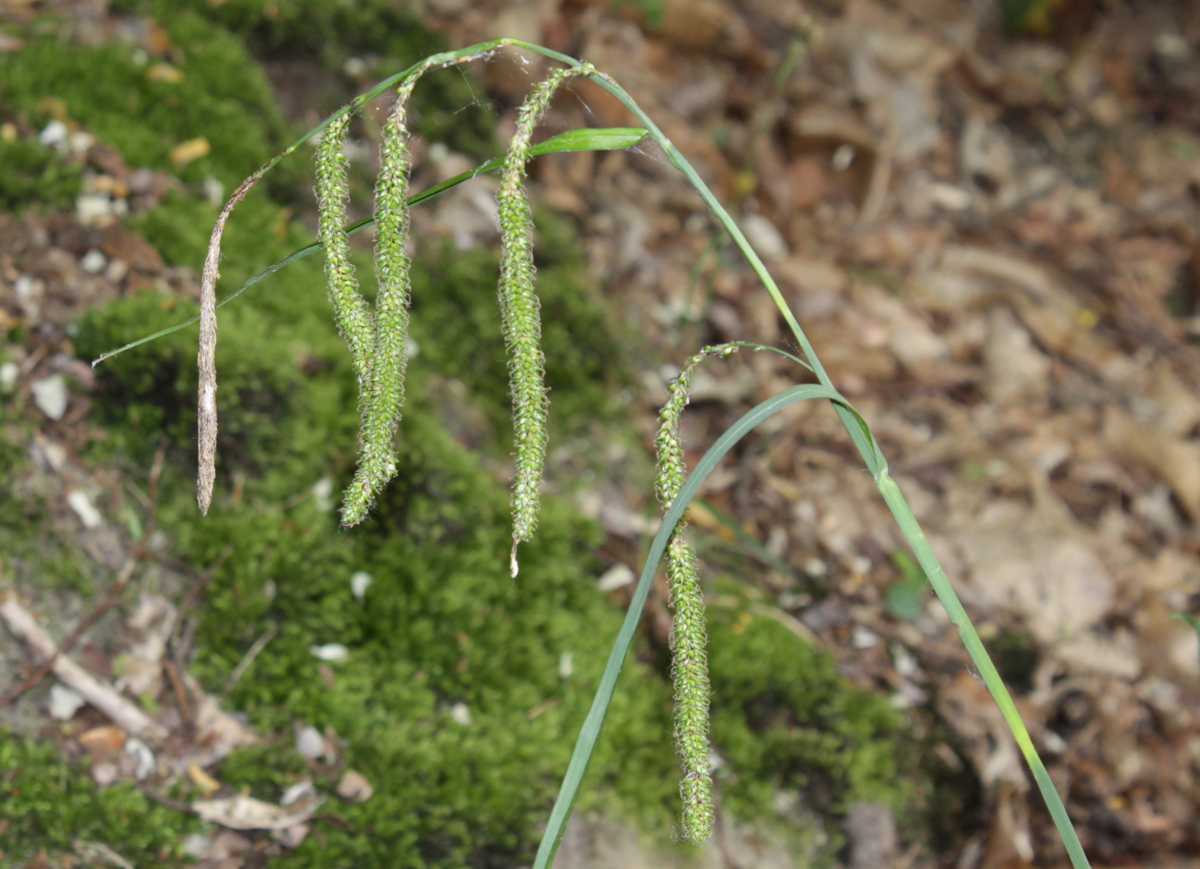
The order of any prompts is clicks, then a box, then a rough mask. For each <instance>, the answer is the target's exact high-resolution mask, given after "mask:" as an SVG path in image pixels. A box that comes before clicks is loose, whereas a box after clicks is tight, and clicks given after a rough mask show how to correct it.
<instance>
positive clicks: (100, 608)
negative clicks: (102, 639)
mask: <svg viewBox="0 0 1200 869" xmlns="http://www.w3.org/2000/svg"><path fill="white" fill-rule="evenodd" d="M141 551H142V547H141V546H140V545H139V546H138V547H137V549H135V550H134V554H133V555H131V556H130V557H129V558H128V560H126V562H125V564H124V566H123V567H122V568H121V573H120V574H119V575H118V576H117V581H116V582H114V583H113V584H112V585H111V586H110V587H109V589H108V593H107V594H105V595H104V599H103V600H102V601H100V603H99V604H98V605H97V606H96V607H95V608H94V609H93V610H92V611H91V612H89V613H88V614H87V615H86V616H84V617H83V618H82V619H80V621H79V624H77V625H76V626H75V630H73V631H71V633H70V634H69V635H68V636H67V638H66V639H65V640H63V641H62V643H60V644H59V645H57V646H55V645H54V642H53V641H52V640H51V641H50V649H49V651H41V650H38V651H39V654H42V655H45V656H46V657H45V660H44V661H42V663H41V664H39V665H38V667H37V669H36V670H34V671H33V675H31V676H30V677H29V678H28V679H26V680H25V681H24V682H21V683H20V684H18V685H14V686H13V687H12V688H10V689H9V690H8V691H7V692H6V693H5V694H4V696H3V697H0V707H4V706H7V705H8V704H9V703H11V702H13V701H14V700H16V699H17V698H18V697H20V696H21V695H22V694H24V693H25V692H26V691H28V690H29V689H30V688H32V687H34V686H35V685H37V684H38V683H39V682H41V681H42V680H43V679H45V678H46V674H47V673H49V672H50V671H51V670H53V669H54V668H55V665H56V663H57V661H58V658H59V656H60V655H62V654H64V653H65V652H66V651H67V650H68V649H70V648H71V646H73V645H75V641H76V640H78V639H79V637H80V636H81V635H82V634H83V632H84V631H86V630H87V629H88V628H89V627H91V626H92V624H93V623H94V622H95V621H96V619H98V618H100V616H102V615H104V613H106V612H108V610H109V608H110V607H111V606H112V605H113V604H114V603H116V600H117V597H118V596H119V595H120V594H121V592H122V591H124V589H125V586H127V585H128V584H129V580H130V579H132V578H133V571H134V569H135V568H136V567H137V562H138V558H139V557H140V556H141ZM15 605H16V604H15V602H14V606H15ZM6 618H7V617H6ZM30 618H32V616H31V617H30ZM10 626H11V622H10ZM38 630H41V628H40V627H38ZM20 636H22V639H25V637H24V635H20ZM46 636H47V639H49V634H47V635H46ZM26 642H29V641H28V640H26ZM30 645H32V643H30Z"/></svg>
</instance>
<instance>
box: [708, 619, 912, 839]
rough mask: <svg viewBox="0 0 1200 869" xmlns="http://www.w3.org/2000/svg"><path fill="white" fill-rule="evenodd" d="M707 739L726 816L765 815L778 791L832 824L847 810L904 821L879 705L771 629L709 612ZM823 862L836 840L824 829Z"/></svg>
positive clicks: (765, 623) (893, 728)
mask: <svg viewBox="0 0 1200 869" xmlns="http://www.w3.org/2000/svg"><path fill="white" fill-rule="evenodd" d="M709 649H710V651H709V667H710V671H711V678H712V687H713V698H712V738H713V742H714V744H715V746H716V748H717V751H718V752H719V753H720V754H721V755H722V757H724V758H725V759H726V760H727V762H728V765H727V767H726V768H724V769H722V770H719V771H718V780H719V781H721V787H722V790H723V793H724V794H725V799H726V802H727V804H728V805H729V806H730V807H731V808H732V810H733V811H734V813H735V814H737V815H739V816H741V817H746V818H765V817H771V816H772V815H774V814H775V809H773V798H774V795H775V794H776V793H777V792H778V791H788V792H795V793H798V794H799V795H800V806H801V807H802V808H803V809H804V810H805V811H806V812H811V813H815V814H816V815H817V816H818V817H821V818H826V819H833V818H836V817H837V816H839V815H840V814H841V813H843V812H845V810H846V809H847V808H848V807H849V806H850V804H852V803H853V802H855V801H857V800H872V801H882V802H885V803H888V804H889V805H891V806H892V808H893V809H894V810H896V811H897V812H898V813H900V814H905V815H906V814H908V812H909V808H908V807H906V806H905V798H906V797H907V796H909V795H910V793H911V790H910V785H909V784H907V783H906V780H905V778H904V774H906V773H909V774H911V772H912V770H909V769H907V768H905V767H903V766H902V764H901V762H900V760H899V758H900V756H901V755H902V751H901V739H900V734H901V721H900V718H899V715H898V714H897V713H896V711H895V710H893V709H892V708H891V706H890V705H889V704H888V702H887V701H886V700H885V699H884V698H882V697H879V696H877V695H874V694H869V693H867V692H865V691H863V690H861V689H859V688H857V687H855V686H854V685H852V684H851V683H849V682H847V681H846V680H845V679H843V678H842V677H841V676H840V675H838V673H837V670H836V669H835V667H834V663H833V661H832V659H831V658H830V657H829V656H828V655H826V654H823V653H820V652H817V651H815V650H813V649H812V647H810V646H809V645H808V644H807V643H805V642H804V641H803V640H801V639H800V638H799V637H797V636H796V635H795V634H793V633H792V632H790V631H789V630H787V628H785V627H784V626H783V625H781V624H779V623H778V622H776V621H774V620H773V619H769V618H766V617H764V616H759V615H754V614H752V613H751V612H749V611H748V610H735V611H730V610H719V611H713V610H710V633H709ZM827 834H828V842H829V843H830V844H829V845H828V846H827V848H826V849H825V850H826V851H827V852H828V853H827V854H826V856H829V854H831V853H832V852H833V851H836V848H837V847H838V846H839V845H840V842H841V838H840V834H839V833H838V832H837V830H836V826H835V825H834V824H833V823H832V821H831V822H830V823H828V825H827Z"/></svg>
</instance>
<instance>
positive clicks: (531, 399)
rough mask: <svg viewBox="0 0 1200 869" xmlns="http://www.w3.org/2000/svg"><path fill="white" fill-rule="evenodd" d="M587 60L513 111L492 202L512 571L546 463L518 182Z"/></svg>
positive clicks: (541, 377)
mask: <svg viewBox="0 0 1200 869" xmlns="http://www.w3.org/2000/svg"><path fill="white" fill-rule="evenodd" d="M594 72H595V69H594V68H593V67H592V66H591V65H590V64H584V65H583V66H580V67H568V68H566V69H559V70H555V71H554V72H552V73H551V74H550V75H549V76H547V78H546V79H545V80H544V81H543V82H541V83H540V84H539V85H538V86H537V87H536V88H534V90H533V91H532V93H530V94H529V96H528V97H527V98H526V100H525V102H524V104H522V106H521V108H520V109H519V110H518V112H517V130H516V133H515V134H514V135H513V137H512V141H511V142H509V146H508V154H507V155H506V157H505V159H504V170H503V175H502V176H501V182H500V189H499V191H498V192H497V194H496V204H497V206H498V209H499V212H500V235H501V244H502V247H503V253H502V255H501V260H500V288H499V295H500V316H501V327H502V330H503V333H504V343H505V345H506V346H507V348H508V371H509V382H510V389H511V391H512V402H513V428H514V434H515V437H514V441H515V450H514V452H515V454H516V456H515V458H516V477H515V479H514V480H513V487H512V514H513V547H512V556H511V559H510V566H511V569H512V575H513V576H516V575H517V568H518V565H517V545H518V544H520V543H521V542H523V541H525V540H528V539H530V537H532V536H533V532H534V530H535V529H536V528H537V522H538V510H539V506H540V498H539V493H538V487H539V485H540V484H541V479H542V469H543V467H544V466H545V463H546V414H547V410H548V404H549V403H548V401H547V399H546V386H545V357H544V356H543V354H542V343H541V342H542V323H541V313H540V312H541V303H540V302H539V301H538V297H537V294H536V293H535V292H534V288H533V276H534V266H533V217H532V215H531V214H530V210H529V202H528V200H527V199H526V196H525V187H524V184H523V183H522V182H523V181H524V178H525V164H526V162H528V160H529V147H530V142H531V139H532V137H533V130H534V128H535V127H536V126H537V123H538V121H539V120H540V119H541V117H542V115H543V114H544V113H545V111H546V109H547V108H548V107H549V105H550V99H551V97H553V96H554V92H555V90H557V89H558V87H559V85H561V84H562V83H563V82H565V81H567V80H568V79H571V78H573V77H575V76H579V75H591V74H592V73H594Z"/></svg>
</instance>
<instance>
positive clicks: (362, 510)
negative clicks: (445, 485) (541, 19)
mask: <svg viewBox="0 0 1200 869" xmlns="http://www.w3.org/2000/svg"><path fill="white" fill-rule="evenodd" d="M422 71H423V70H422ZM419 75H420V72H418V73H416V74H414V75H412V76H410V77H409V78H407V79H405V80H404V81H403V82H402V83H401V85H400V88H399V90H398V92H397V96H396V102H395V105H394V106H393V108H392V112H391V114H390V116H389V117H388V120H387V123H386V124H385V126H384V135H383V147H382V149H381V151H380V163H381V166H380V170H379V178H378V180H377V181H376V184H375V269H376V273H377V275H378V278H379V293H378V295H377V297H376V300H375V340H374V346H373V348H372V351H371V352H372V353H373V354H374V355H373V358H372V359H371V370H370V383H369V386H368V387H367V396H368V397H367V401H366V410H365V412H364V414H363V425H362V441H363V445H362V455H361V456H360V458H359V464H358V470H357V472H356V473H355V475H354V480H353V481H352V482H351V483H350V486H349V488H347V489H346V495H345V501H344V503H343V505H342V524H343V525H344V526H346V527H349V526H351V525H357V524H358V523H359V522H361V521H362V519H363V517H364V516H366V514H367V511H368V510H369V509H370V507H371V504H372V503H373V502H374V500H375V497H376V495H377V494H378V493H379V490H380V489H382V488H383V486H384V485H386V484H387V482H388V480H390V479H391V478H392V477H393V476H395V474H396V455H395V449H394V446H393V441H394V440H395V436H396V428H397V426H398V425H399V423H400V409H401V407H403V405H404V374H405V368H406V364H405V363H406V358H405V356H404V344H405V341H406V340H407V339H408V308H409V300H410V289H411V281H410V278H409V270H410V266H411V260H410V258H409V256H408V251H407V250H406V246H407V244H408V236H409V232H408V201H407V200H408V177H409V172H410V170H411V166H412V163H411V159H410V156H409V151H408V141H407V140H408V130H407V128H406V119H407V110H408V99H409V97H410V96H411V95H412V91H413V88H414V87H415V86H416V83H417V78H418V76H419Z"/></svg>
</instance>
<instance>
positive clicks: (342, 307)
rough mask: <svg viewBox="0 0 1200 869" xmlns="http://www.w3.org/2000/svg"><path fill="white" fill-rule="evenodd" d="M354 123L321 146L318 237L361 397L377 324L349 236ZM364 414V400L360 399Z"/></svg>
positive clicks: (331, 133) (340, 122)
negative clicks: (349, 148)
mask: <svg viewBox="0 0 1200 869" xmlns="http://www.w3.org/2000/svg"><path fill="white" fill-rule="evenodd" d="M349 127H350V113H349V112H347V113H346V114H344V115H342V116H341V117H340V118H338V119H337V120H335V121H333V123H331V124H330V125H329V126H328V127H327V128H326V129H325V132H324V133H323V134H322V136H321V141H320V144H319V145H318V146H317V208H318V221H317V238H318V239H319V240H320V242H321V245H322V247H323V248H324V250H325V276H326V279H327V280H328V282H329V304H330V306H331V307H332V308H333V320H334V323H336V324H337V328H338V332H340V333H341V336H342V338H343V339H344V340H345V341H346V345H347V346H348V347H349V348H350V355H351V357H352V358H353V360H354V375H355V377H356V378H357V379H358V388H359V394H360V396H362V395H364V393H365V390H366V389H367V387H368V384H369V383H370V382H371V353H372V349H373V345H374V343H375V325H374V323H373V322H372V317H371V312H370V310H369V309H368V308H367V302H366V300H365V299H364V298H363V297H362V294H361V293H360V292H359V289H358V280H357V278H355V276H354V266H353V264H351V262H350V241H349V239H348V237H347V235H346V223H347V221H346V203H347V201H348V200H349V199H350V185H349V183H348V182H347V177H346V155H345V153H344V152H343V150H342V149H343V147H344V145H345V142H346V131H347V130H348V129H349ZM360 409H361V410H362V411H363V412H364V413H365V411H366V402H365V401H364V400H363V399H362V398H360Z"/></svg>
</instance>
